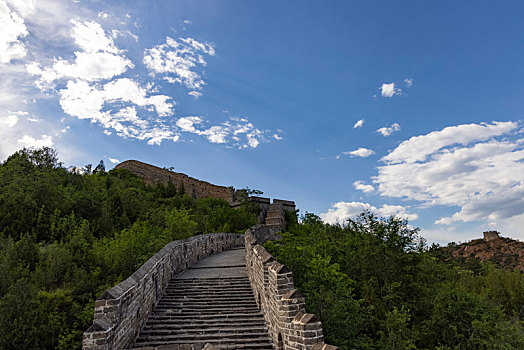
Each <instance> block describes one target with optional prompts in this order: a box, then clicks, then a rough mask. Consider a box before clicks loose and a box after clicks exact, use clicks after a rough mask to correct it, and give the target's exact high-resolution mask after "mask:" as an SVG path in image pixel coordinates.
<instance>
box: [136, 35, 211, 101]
mask: <svg viewBox="0 0 524 350" xmlns="http://www.w3.org/2000/svg"><path fill="white" fill-rule="evenodd" d="M204 55H208V56H214V55H215V48H214V45H213V44H212V43H208V42H200V41H197V40H195V39H193V38H178V40H177V39H173V38H170V37H167V38H166V42H165V44H160V45H157V46H155V47H153V48H151V49H146V50H145V51H144V59H143V62H144V64H145V65H146V67H147V68H148V69H149V70H150V71H151V73H152V74H155V75H159V76H160V77H162V79H164V80H166V81H168V82H170V83H173V84H181V85H183V86H185V87H186V88H188V89H190V90H192V91H191V92H190V95H191V94H192V95H193V96H195V94H200V95H201V93H199V91H201V90H202V89H203V87H204V85H205V84H206V83H205V81H204V80H203V78H202V73H201V71H202V68H203V67H205V66H206V65H207V63H206V61H205V60H204ZM200 95H198V96H200ZM198 96H195V97H198Z"/></svg>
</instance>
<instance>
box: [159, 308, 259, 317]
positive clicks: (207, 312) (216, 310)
mask: <svg viewBox="0 0 524 350" xmlns="http://www.w3.org/2000/svg"><path fill="white" fill-rule="evenodd" d="M259 311H260V310H258V308H256V307H253V308H245V307H239V308H232V307H222V308H220V307H212V308H211V307H210V308H208V309H207V310H206V309H197V308H190V307H187V308H184V309H182V310H181V309H173V308H162V307H161V308H156V309H155V311H154V312H155V314H164V315H166V314H171V315H173V314H176V315H212V314H213V313H215V314H217V315H221V314H228V313H230V312H242V313H249V312H252V313H257V312H259Z"/></svg>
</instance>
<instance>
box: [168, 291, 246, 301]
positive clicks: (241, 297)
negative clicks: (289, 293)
mask: <svg viewBox="0 0 524 350" xmlns="http://www.w3.org/2000/svg"><path fill="white" fill-rule="evenodd" d="M209 297H210V296H209V295H200V294H193V295H169V296H164V297H163V298H162V300H174V301H188V300H189V301H203V300H209V299H210V298H209ZM212 298H213V300H219V301H220V300H231V301H234V300H237V301H243V300H250V299H252V298H253V294H252V293H249V294H247V293H246V294H240V295H238V294H236V293H235V294H229V295H226V294H223V295H216V294H214V295H212Z"/></svg>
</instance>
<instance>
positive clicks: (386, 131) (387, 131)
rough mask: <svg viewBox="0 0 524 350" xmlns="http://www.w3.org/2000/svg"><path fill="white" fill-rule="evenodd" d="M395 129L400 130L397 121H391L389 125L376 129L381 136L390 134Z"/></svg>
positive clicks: (395, 130)
mask: <svg viewBox="0 0 524 350" xmlns="http://www.w3.org/2000/svg"><path fill="white" fill-rule="evenodd" d="M397 131H400V125H399V124H398V123H393V124H392V125H391V126H385V127H383V128H380V129H378V130H377V132H378V133H380V134H382V136H390V135H392V134H393V133H395V132H397Z"/></svg>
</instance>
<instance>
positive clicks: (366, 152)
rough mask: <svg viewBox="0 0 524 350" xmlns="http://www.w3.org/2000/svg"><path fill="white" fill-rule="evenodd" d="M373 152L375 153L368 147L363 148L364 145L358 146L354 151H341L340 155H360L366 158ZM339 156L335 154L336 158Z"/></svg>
mask: <svg viewBox="0 0 524 350" xmlns="http://www.w3.org/2000/svg"><path fill="white" fill-rule="evenodd" d="M374 154H375V151H373V150H371V149H368V148H364V147H360V148H358V149H356V150H354V151H348V152H342V155H345V156H350V157H362V158H367V157H369V156H372V155H374ZM339 158H340V155H338V156H337V159H339Z"/></svg>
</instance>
